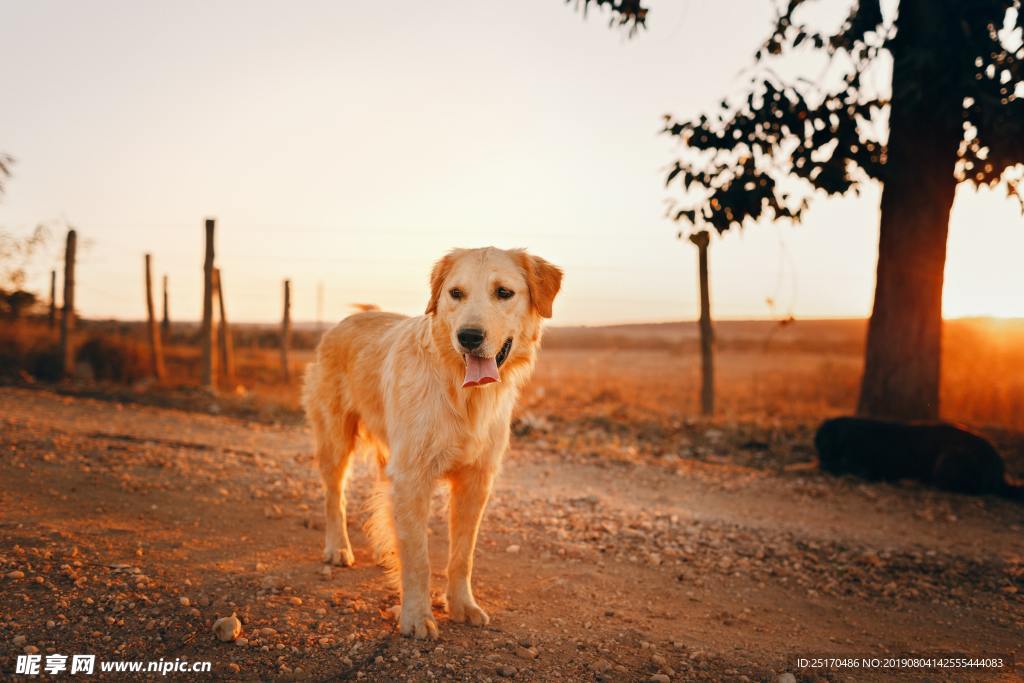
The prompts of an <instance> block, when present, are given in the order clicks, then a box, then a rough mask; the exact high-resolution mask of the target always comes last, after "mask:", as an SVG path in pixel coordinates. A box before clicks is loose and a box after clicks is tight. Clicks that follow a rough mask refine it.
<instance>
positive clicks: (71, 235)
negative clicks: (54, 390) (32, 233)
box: [60, 230, 78, 377]
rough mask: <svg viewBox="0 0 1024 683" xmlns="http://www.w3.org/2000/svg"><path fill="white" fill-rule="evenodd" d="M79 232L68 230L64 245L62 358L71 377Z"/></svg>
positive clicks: (66, 373)
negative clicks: (76, 253)
mask: <svg viewBox="0 0 1024 683" xmlns="http://www.w3.org/2000/svg"><path fill="white" fill-rule="evenodd" d="M77 243H78V234H77V233H76V232H75V231H74V230H68V240H67V244H66V245H65V247H64V311H63V313H62V314H61V317H60V358H61V372H62V374H63V375H64V377H70V376H71V375H72V373H73V372H74V370H75V344H74V339H73V336H74V330H75V248H76V246H77Z"/></svg>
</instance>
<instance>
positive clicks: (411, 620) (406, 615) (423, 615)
mask: <svg viewBox="0 0 1024 683" xmlns="http://www.w3.org/2000/svg"><path fill="white" fill-rule="evenodd" d="M396 611H398V612H399V614H398V632H399V633H401V634H402V635H403V636H411V637H413V638H416V639H417V640H425V639H427V638H429V639H430V640H437V622H436V621H434V615H433V614H431V613H430V611H429V610H428V611H426V612H422V611H419V610H416V611H412V610H409V611H407V610H405V609H402V608H398V610H396Z"/></svg>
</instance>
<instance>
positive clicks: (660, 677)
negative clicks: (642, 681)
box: [647, 674, 672, 683]
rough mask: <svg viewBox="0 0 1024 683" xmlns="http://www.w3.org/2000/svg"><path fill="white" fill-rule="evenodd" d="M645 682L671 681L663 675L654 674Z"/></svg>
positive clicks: (663, 682)
mask: <svg viewBox="0 0 1024 683" xmlns="http://www.w3.org/2000/svg"><path fill="white" fill-rule="evenodd" d="M647 680H648V681H650V683H669V681H671V680H672V679H670V678H669V677H668V676H666V675H665V674H654V675H653V676H651V677H650V678H648V679H647Z"/></svg>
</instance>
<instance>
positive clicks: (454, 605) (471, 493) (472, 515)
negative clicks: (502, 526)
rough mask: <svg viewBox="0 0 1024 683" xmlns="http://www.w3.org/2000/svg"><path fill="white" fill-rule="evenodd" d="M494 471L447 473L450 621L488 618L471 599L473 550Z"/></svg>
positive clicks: (478, 469)
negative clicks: (449, 488)
mask: <svg viewBox="0 0 1024 683" xmlns="http://www.w3.org/2000/svg"><path fill="white" fill-rule="evenodd" d="M493 478H494V477H493V473H492V472H491V471H490V470H489V469H485V468H483V467H468V468H464V469H460V470H457V471H456V472H453V473H452V474H451V475H450V476H449V480H450V482H451V503H450V513H449V520H448V535H449V550H448V595H447V597H448V613H449V615H450V616H451V620H452V621H457V622H463V621H465V622H469V623H470V624H473V625H475V626H486V625H487V622H488V621H490V618H489V617H488V616H487V613H486V612H484V611H483V610H482V609H480V606H479V605H478V604H476V600H475V599H474V598H473V587H472V585H471V584H472V578H473V553H474V551H475V550H476V537H477V531H478V529H479V528H480V519H481V518H482V517H483V512H484V506H485V505H486V504H487V498H488V497H489V496H490V494H491V481H492V480H493Z"/></svg>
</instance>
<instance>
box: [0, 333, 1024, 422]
mask: <svg viewBox="0 0 1024 683" xmlns="http://www.w3.org/2000/svg"><path fill="white" fill-rule="evenodd" d="M864 332H865V322H864V321H863V320H830V321H826V320H811V321H797V322H792V323H789V324H786V325H780V324H779V323H775V322H768V321H761V322H730V321H726V322H720V323H718V324H717V326H716V390H717V411H716V419H719V420H725V421H765V420H767V421H782V422H787V421H792V420H798V421H806V420H818V419H820V418H822V417H826V416H828V415H833V414H838V413H844V412H850V411H852V410H853V409H854V407H855V403H856V399H857V393H858V385H859V380H860V373H861V364H862V357H863V343H864ZM97 334H98V335H102V336H104V337H105V338H108V339H116V340H119V341H118V344H119V348H120V349H121V350H122V352H123V353H126V354H127V355H129V356H131V358H130V359H129V361H130V362H128V363H127V366H128V374H129V375H130V376H129V377H128V378H126V382H127V384H128V385H134V389H128V391H134V392H135V393H138V392H140V391H142V390H146V391H150V390H152V389H154V387H153V386H152V385H151V383H149V382H145V381H139V380H140V379H142V376H144V374H145V369H146V367H147V363H148V361H147V356H146V348H145V346H144V343H143V341H142V339H143V337H142V334H141V329H140V327H139V326H137V325H130V324H119V325H115V324H113V323H106V324H97V323H93V324H91V325H87V326H86V329H84V330H83V331H82V332H81V333H80V335H81V336H82V337H83V338H88V337H90V336H93V335H97ZM696 334H697V330H696V325H695V324H693V323H664V324H652V325H628V326H611V327H592V328H588V327H554V328H551V329H549V330H548V332H547V333H546V336H545V341H544V350H543V351H542V353H541V356H540V362H539V363H538V366H537V371H536V373H535V375H534V378H533V381H532V382H531V384H530V385H529V387H528V388H527V389H526V391H525V392H524V395H523V398H522V401H521V402H520V413H521V414H526V413H529V414H534V415H540V416H545V417H548V418H552V417H553V418H556V419H560V420H570V421H572V420H580V419H599V420H613V421H618V422H626V423H638V424H647V423H651V424H659V425H662V426H667V425H671V424H673V423H676V422H679V421H681V420H687V419H690V418H693V417H695V416H696V415H697V414H698V411H699V406H698V386H699V379H700V376H699V372H700V370H699V358H698V346H697V338H696ZM189 337H190V331H189V329H188V328H187V327H184V326H183V327H182V328H180V329H176V331H175V332H174V334H172V338H171V343H170V344H168V346H167V348H166V356H167V367H168V375H169V378H168V380H167V382H166V387H163V389H164V393H168V392H170V393H171V394H173V393H174V392H175V391H178V392H182V391H184V392H186V393H187V392H188V390H189V389H190V388H192V387H198V384H199V349H198V348H197V347H196V346H194V345H192V344H189V343H188V339H189ZM315 339H316V335H315V334H313V333H308V332H307V333H303V334H302V335H301V336H299V337H298V338H297V340H296V342H297V346H299V347H300V348H298V349H296V350H295V351H293V352H292V354H291V366H292V375H293V378H298V377H301V372H302V367H303V366H304V365H305V364H306V363H307V362H308V361H309V360H310V359H311V358H312V355H313V351H312V345H313V344H314V343H315ZM273 340H274V336H273V330H272V329H270V328H259V327H256V326H247V327H243V328H241V329H240V330H239V331H237V332H236V353H235V358H236V368H237V373H236V374H237V378H236V384H235V385H234V386H223V387H222V389H223V390H224V391H223V394H224V396H223V397H222V398H221V401H222V402H228V404H230V403H231V401H235V402H236V403H240V404H243V405H247V406H249V407H251V408H253V409H256V408H257V407H258V408H260V409H261V410H264V411H267V410H269V411H271V413H272V414H273V413H274V411H279V412H280V414H281V419H286V418H287V416H289V415H293V416H294V413H295V412H296V411H297V409H298V388H299V382H298V380H295V379H293V381H292V382H291V383H290V384H285V383H283V382H282V381H281V378H280V368H279V354H278V351H277V350H276V349H275V348H273V347H272V345H273ZM54 343H55V336H54V334H53V333H51V332H49V331H47V330H46V328H44V327H40V326H35V325H31V324H21V325H12V324H8V325H5V326H4V327H3V328H2V330H0V344H2V348H6V349H11V348H14V347H18V346H20V347H23V350H24V349H28V350H31V349H39V348H44V347H46V346H48V345H53V344H54ZM943 343H944V357H943V384H942V414H943V416H944V417H945V418H946V419H949V420H954V421H958V422H964V423H967V424H971V425H975V426H982V427H999V428H1005V429H1014V430H1024V321H1020V320H987V319H980V320H954V321H949V322H947V323H946V328H945V333H944V340H943ZM12 355H14V356H17V354H16V353H14V354H12V353H11V352H7V354H6V356H5V358H7V360H4V364H5V365H8V366H9V367H8V369H7V373H6V374H7V375H8V376H9V377H10V376H18V375H17V374H16V373H13V372H12V370H13V368H14V366H15V365H17V363H18V362H25V361H16V360H10V359H9V358H10V356H12ZM22 355H24V353H23V354H22ZM88 374H89V373H85V376H86V377H88ZM26 376H27V375H26V374H25V373H22V374H20V377H21V378H22V379H25V378H26ZM86 384H88V382H86ZM158 393H159V392H158ZM232 397H233V398H232Z"/></svg>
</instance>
